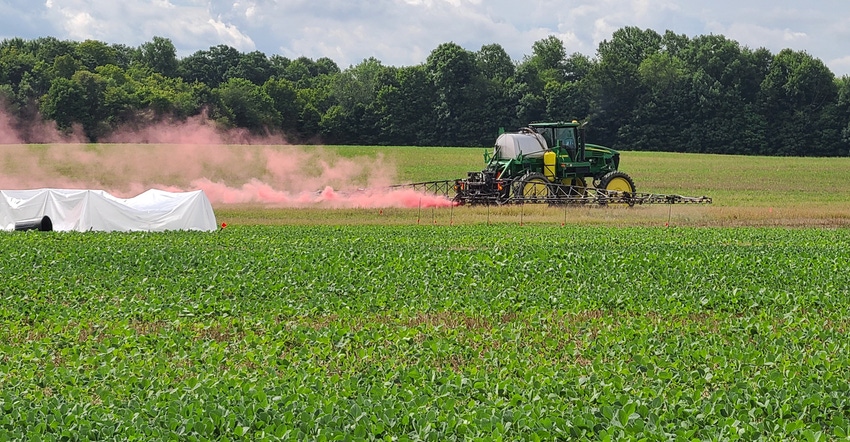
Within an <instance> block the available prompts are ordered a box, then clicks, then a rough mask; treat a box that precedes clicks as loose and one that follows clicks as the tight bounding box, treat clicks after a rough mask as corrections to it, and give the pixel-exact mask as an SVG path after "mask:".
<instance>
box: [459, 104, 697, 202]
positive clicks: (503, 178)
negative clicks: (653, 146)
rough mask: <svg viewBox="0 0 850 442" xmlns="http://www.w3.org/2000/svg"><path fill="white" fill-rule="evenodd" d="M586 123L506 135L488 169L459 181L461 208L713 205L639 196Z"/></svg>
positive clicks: (617, 158) (678, 198)
mask: <svg viewBox="0 0 850 442" xmlns="http://www.w3.org/2000/svg"><path fill="white" fill-rule="evenodd" d="M584 134H585V131H584V129H583V127H582V126H581V124H579V123H578V122H576V121H573V122H555V123H532V124H529V125H528V127H525V128H522V129H521V130H519V131H518V132H513V133H503V134H501V135H499V137H498V139H497V140H496V145H495V148H494V150H493V152H492V153H487V154H485V162H486V167H485V169H484V170H482V171H480V172H470V173H469V176H468V177H467V178H466V179H461V180H456V182H455V184H454V190H455V196H454V200H455V201H456V202H458V203H459V204H505V203H525V202H544V203H550V204H559V203H588V202H589V203H599V204H610V203H616V204H629V205H633V204H635V203H638V204H643V203H674V202H680V203H682V202H693V203H706V202H708V203H710V202H711V199H710V198H707V197H699V198H691V197H682V196H679V195H657V194H639V193H637V192H636V191H635V183H634V181H633V180H632V178H631V177H630V176H629V175H627V174H626V173H624V172H621V171H620V170H619V166H620V154H619V152H617V151H616V150H614V149H610V148H607V147H603V146H598V145H595V144H588V143H586V142H585V139H584V138H585V137H584Z"/></svg>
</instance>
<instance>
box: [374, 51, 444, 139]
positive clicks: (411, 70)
mask: <svg viewBox="0 0 850 442" xmlns="http://www.w3.org/2000/svg"><path fill="white" fill-rule="evenodd" d="M393 73H394V75H393V78H392V80H391V81H388V82H387V83H386V84H384V85H383V86H381V89H380V90H379V91H378V95H377V97H376V102H377V105H376V106H377V107H378V111H377V112H378V114H379V115H381V121H380V129H381V140H382V144H393V145H414V146H416V145H419V146H430V145H436V144H438V140H439V139H440V137H441V135H440V134H438V132H437V127H436V125H435V124H434V121H435V120H436V117H435V114H434V112H435V107H436V104H435V103H436V102H437V95H436V93H435V91H434V88H433V86H432V83H431V80H430V79H429V77H428V73H427V72H426V71H425V68H424V66H422V65H418V66H410V67H402V68H398V69H394V70H393Z"/></svg>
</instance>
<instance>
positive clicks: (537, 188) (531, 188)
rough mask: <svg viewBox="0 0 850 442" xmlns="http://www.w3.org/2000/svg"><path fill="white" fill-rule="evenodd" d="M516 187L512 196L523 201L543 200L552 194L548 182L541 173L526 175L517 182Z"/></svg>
mask: <svg viewBox="0 0 850 442" xmlns="http://www.w3.org/2000/svg"><path fill="white" fill-rule="evenodd" d="M517 185H518V188H517V189H515V191H514V196H516V197H519V198H520V199H522V200H523V201H539V200H544V199H547V198H549V196H550V195H551V194H552V189H551V188H550V186H549V180H548V179H546V177H545V176H544V175H543V174H542V173H536V172H533V173H528V174H526V175H524V176H523V177H522V178H520V179H519V180H518V181H517Z"/></svg>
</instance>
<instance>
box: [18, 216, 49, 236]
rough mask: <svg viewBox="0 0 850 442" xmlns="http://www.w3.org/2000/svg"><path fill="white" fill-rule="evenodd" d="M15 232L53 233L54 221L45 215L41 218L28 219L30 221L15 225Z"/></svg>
mask: <svg viewBox="0 0 850 442" xmlns="http://www.w3.org/2000/svg"><path fill="white" fill-rule="evenodd" d="M15 230H17V231H26V230H38V231H39V232H51V231H53V221H50V217H49V216H47V215H44V216H43V217H41V218H36V219H28V220H24V221H19V222H16V223H15Z"/></svg>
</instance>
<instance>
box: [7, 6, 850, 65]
mask: <svg viewBox="0 0 850 442" xmlns="http://www.w3.org/2000/svg"><path fill="white" fill-rule="evenodd" d="M0 11H2V12H3V14H2V15H0V29H2V31H0V33H9V32H12V33H20V32H23V33H25V35H12V36H20V37H24V38H35V37H39V36H42V35H41V34H37V32H45V31H46V32H48V33H53V32H58V33H59V35H55V34H53V35H54V36H56V37H59V38H71V39H84V38H95V39H99V40H102V41H106V42H110V43H123V44H129V45H138V44H141V43H143V42H145V41H150V39H151V38H152V37H153V36H163V37H167V38H170V39H171V40H172V41H173V42H174V44H175V46H176V47H177V49H178V54H179V55H181V56H182V55H188V54H190V53H192V52H194V51H197V50H199V49H207V48H209V47H210V46H215V45H218V44H226V45H231V46H233V47H235V48H237V49H239V50H241V51H248V50H254V49H258V50H261V51H263V52H265V53H266V54H268V55H272V54H281V55H285V56H288V57H298V56H307V57H310V58H314V59H315V58H318V57H330V58H331V59H333V60H334V61H336V62H337V64H339V65H340V66H341V67H345V66H348V65H352V64H357V63H359V62H360V61H362V60H363V59H365V58H368V57H375V58H377V59H379V60H381V61H382V62H383V63H384V64H385V65H397V66H398V65H413V64H418V63H421V62H424V61H425V59H426V58H427V56H428V55H429V54H430V52H431V51H433V50H434V49H435V48H436V47H437V46H438V45H440V44H441V43H446V42H455V43H457V44H460V45H461V46H463V47H465V48H467V49H469V50H478V49H479V48H480V47H481V46H482V45H485V44H494V43H495V44H499V45H501V46H502V47H504V48H505V50H506V51H507V52H508V54H509V55H510V56H511V57H512V58H514V59H515V60H521V59H522V57H523V56H524V55H528V54H530V52H531V48H532V45H533V43H534V42H535V41H537V40H540V39H542V38H545V37H547V36H549V35H555V36H557V37H558V38H560V39H562V40H563V41H564V45H565V47H566V49H567V52H568V53H572V52H582V53H584V54H587V55H591V56H593V55H595V53H596V48H597V47H598V45H599V43H600V42H602V41H603V40H606V39H610V38H611V34H612V33H613V32H614V31H616V30H617V29H620V28H622V27H624V26H637V27H640V28H644V29H645V28H649V29H653V30H655V31H657V32H658V33H664V31H666V30H672V31H674V32H676V33H677V34H685V35H687V36H689V37H694V36H697V35H703V34H708V33H715V34H723V35H725V36H726V37H729V38H730V39H733V40H736V41H738V42H739V43H741V44H742V45H744V46H748V47H751V48H758V47H765V48H767V49H769V50H771V51H772V52H774V53H777V52H779V51H780V50H782V49H784V48H786V47H789V48H791V49H794V50H805V51H806V52H808V53H810V54H812V55H813V56H815V57H818V58H820V59H822V60H824V61H825V62H827V64H828V66H830V68H831V69H833V70H834V72H836V73H837V74H839V75H844V74H850V66H847V62H846V59H847V58H848V57H850V46H848V45H847V44H846V43H847V42H848V41H850V2H844V1H840V2H839V1H836V0H810V1H809V2H808V3H806V5H805V6H803V5H802V4H797V3H794V4H792V3H790V2H785V1H779V2H777V1H775V0H748V1H746V2H743V1H740V0H715V1H713V2H689V1H687V2H686V1H684V0H570V1H569V2H565V1H563V0H534V1H533V2H518V1H515V0H487V1H483V0H323V1H322V2H316V1H313V0H286V1H280V0H121V1H116V0H43V1H41V2H38V3H33V1H32V0H3V1H0ZM48 35H50V34H48Z"/></svg>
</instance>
